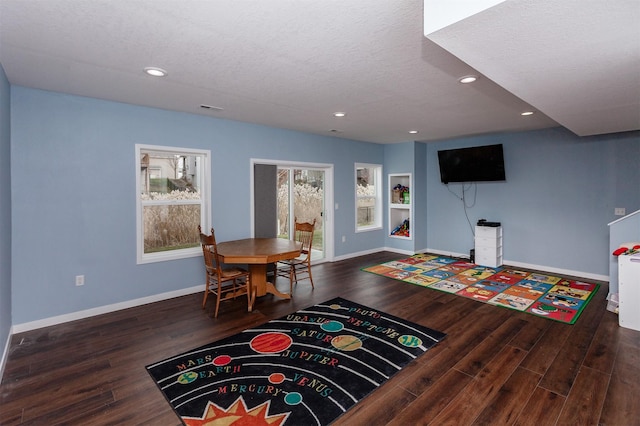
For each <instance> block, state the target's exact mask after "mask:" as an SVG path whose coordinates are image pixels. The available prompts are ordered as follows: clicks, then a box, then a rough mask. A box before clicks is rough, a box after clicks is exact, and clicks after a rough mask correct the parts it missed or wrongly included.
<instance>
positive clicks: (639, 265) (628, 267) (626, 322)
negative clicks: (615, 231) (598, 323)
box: [618, 254, 640, 331]
mask: <svg viewBox="0 0 640 426" xmlns="http://www.w3.org/2000/svg"><path fill="white" fill-rule="evenodd" d="M618 298H619V299H620V305H619V307H618V309H619V316H618V324H619V325H620V327H624V328H630V329H631V330H637V331H640V310H638V303H640V254H632V255H624V254H622V255H620V256H618Z"/></svg>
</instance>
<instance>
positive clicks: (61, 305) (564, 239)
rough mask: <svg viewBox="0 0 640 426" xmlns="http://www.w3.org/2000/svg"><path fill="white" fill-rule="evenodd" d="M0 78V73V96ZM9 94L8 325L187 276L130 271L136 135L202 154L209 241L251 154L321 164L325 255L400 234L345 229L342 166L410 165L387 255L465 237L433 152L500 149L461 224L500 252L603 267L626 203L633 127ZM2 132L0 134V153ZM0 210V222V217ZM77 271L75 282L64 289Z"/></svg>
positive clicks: (239, 226) (220, 230)
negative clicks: (392, 125)
mask: <svg viewBox="0 0 640 426" xmlns="http://www.w3.org/2000/svg"><path fill="white" fill-rule="evenodd" d="M6 86H7V85H6V79H4V80H3V87H4V89H3V92H2V93H0V96H2V101H3V104H6V103H7V102H8V101H7V99H8V98H9V96H8V94H7V93H6V92H7V90H6ZM10 102H11V126H12V127H11V156H12V157H11V163H10V169H11V182H12V192H13V200H12V205H11V211H12V217H13V223H11V224H10V225H11V227H12V231H13V234H12V235H13V236H14V238H13V246H12V261H11V265H10V266H11V268H12V278H11V282H12V289H8V288H5V287H3V288H2V289H1V291H0V295H1V296H2V297H3V298H4V297H5V295H6V296H8V295H10V294H11V292H12V293H13V294H12V297H13V299H12V310H13V317H12V324H14V325H16V324H22V323H26V322H30V321H35V320H39V319H46V318H49V317H54V316H57V315H62V314H68V313H74V312H77V311H81V310H85V309H90V308H94V307H101V306H106V305H110V304H114V303H118V302H125V301H129V300H132V299H137V298H142V297H146V296H153V295H157V294H161V293H164V292H170V291H177V290H180V289H185V288H190V287H193V286H196V285H200V284H202V283H201V281H202V277H201V269H202V265H201V259H199V258H191V259H184V260H177V261H171V262H164V263H154V264H145V265H136V253H135V247H136V244H135V232H136V229H135V190H134V180H135V173H136V167H135V164H134V145H135V144H136V143H144V144H158V145H168V146H178V147H180V146H183V147H190V148H204V149H210V150H211V152H212V170H213V171H212V198H213V205H212V209H213V215H212V216H213V218H212V219H213V225H214V226H215V227H216V233H217V235H218V238H219V239H220V240H226V239H234V238H242V237H247V236H249V233H250V228H251V227H250V211H249V208H250V199H249V167H250V162H249V160H250V158H264V159H277V160H288V161H303V162H313V163H330V164H333V165H334V178H335V202H336V203H338V204H339V206H340V208H339V210H336V211H335V215H334V218H335V224H334V225H335V229H334V231H335V232H334V238H335V241H336V245H335V255H336V257H340V256H348V255H352V254H357V253H360V252H365V251H371V250H376V249H381V248H383V247H385V246H391V244H406V243H407V242H406V241H398V240H397V239H389V238H387V230H386V218H385V222H384V225H385V227H384V229H383V230H381V231H375V232H366V233H355V225H354V216H355V215H354V205H355V201H354V195H353V194H354V163H356V162H358V163H373V164H384V172H385V176H384V179H385V181H386V179H387V178H386V174H387V173H402V172H412V173H413V174H414V176H413V177H414V186H415V189H414V191H413V193H412V202H414V203H415V213H416V217H415V222H416V224H415V227H414V228H415V230H416V232H415V233H414V239H413V240H412V241H411V242H409V246H408V248H407V247H404V246H402V247H393V248H398V249H402V250H404V249H413V250H415V251H421V250H427V249H433V250H439V251H449V252H451V253H460V254H466V253H468V251H469V249H470V248H471V247H472V246H473V238H472V234H471V230H470V227H469V224H468V223H467V219H466V218H465V214H464V210H463V208H462V203H461V201H460V200H459V199H458V198H457V197H456V196H455V195H454V194H452V193H451V192H450V191H449V189H450V190H451V191H454V192H457V193H458V194H459V195H460V185H450V186H449V189H447V187H446V186H445V185H443V184H441V183H440V179H439V169H438V165H437V155H436V153H437V150H439V149H446V148H452V147H461V146H470V145H479V144H489V143H503V144H504V150H505V161H506V169H507V181H506V182H501V183H485V184H478V185H477V193H476V194H475V198H474V197H473V191H467V196H468V197H467V204H468V205H470V204H471V203H472V202H474V201H475V204H474V205H473V207H471V208H470V209H468V213H469V219H470V221H471V222H472V224H473V223H475V221H476V220H477V219H478V218H481V217H485V218H487V219H490V220H497V221H501V222H502V223H503V225H504V235H505V239H504V246H505V250H504V253H505V259H506V260H511V261H514V262H520V263H526V264H531V265H539V266H540V267H541V268H543V267H550V268H561V269H564V270H572V271H579V272H583V273H587V274H599V275H607V273H608V261H609V253H608V251H609V248H608V227H607V223H609V222H611V221H612V220H614V219H615V216H613V209H614V207H625V208H626V209H627V211H629V212H631V211H633V210H636V209H638V208H640V189H638V185H637V184H635V185H634V184H633V183H637V182H638V181H640V171H639V170H638V163H639V161H640V132H631V133H622V134H614V135H604V136H598V137H589V138H579V137H577V136H575V135H573V134H572V133H570V132H568V131H566V130H563V129H550V130H544V131H535V132H523V133H511V134H498V135H492V136H483V137H474V138H466V139H458V140H450V141H446V142H438V143H429V144H419V143H415V142H407V143H403V144H398V145H377V144H370V143H363V142H357V141H350V140H345V139H338V138H332V137H323V136H318V135H311V134H305V133H300V132H293V131H288V130H282V129H274V128H268V127H264V126H259V125H253V124H247V123H240V122H234V121H227V120H219V119H215V118H210V117H204V116H197V115H190V114H184V113H176V112H169V111H164V110H159V109H152V108H144V107H138V106H132V105H126V104H119V103H114V102H107V101H101V100H96V99H89V98H81V97H77V96H71V95H64V94H58V93H50V92H44V91H39V90H34V89H28V88H24V87H16V86H12V87H11V97H10ZM4 111H6V108H3V113H2V118H1V119H2V120H3V122H2V123H3V124H6V121H7V115H6V112H4ZM3 128H4V127H3ZM7 138H8V136H7V133H6V131H4V130H3V136H2V140H1V141H0V142H1V143H2V148H1V149H2V153H1V154H3V155H1V157H3V158H7V155H4V154H8V152H9V147H8V146H7ZM2 161H5V162H6V160H2ZM4 166H5V167H2V168H1V169H2V170H3V173H5V174H6V169H7V168H8V166H9V165H4ZM5 191H6V190H5ZM238 193H240V194H246V196H240V197H238ZM0 195H1V196H2V201H3V203H2V205H3V206H6V204H7V203H5V200H6V199H7V198H8V196H7V195H6V194H5V193H4V192H3V193H1V194H0ZM385 201H386V197H385ZM230 206H231V207H230ZM385 206H386V204H385ZM3 208H4V209H6V207H3ZM0 220H3V224H4V223H6V222H8V221H9V218H7V217H6V213H0ZM342 235H345V236H346V237H347V241H346V242H345V243H341V239H340V236H342ZM15 236H19V238H15ZM390 240H392V242H390ZM1 244H3V246H0V247H3V249H5V250H6V246H4V244H6V243H5V242H4V239H3V242H2V243H1ZM0 261H3V262H6V260H5V259H0ZM4 271H5V268H3V272H2V273H3V274H6V272H4ZM79 274H83V275H85V277H86V284H85V286H83V287H76V286H75V285H74V277H75V275H79ZM2 277H3V278H2V279H3V280H4V279H5V278H4V277H5V275H2ZM2 285H3V286H6V283H5V282H3V283H2ZM3 312H4V309H3ZM2 315H3V316H4V315H6V314H4V313H3V314H2ZM0 318H2V317H0ZM0 321H4V320H1V319H0ZM0 325H2V326H3V327H6V326H5V324H4V323H1V324H0Z"/></svg>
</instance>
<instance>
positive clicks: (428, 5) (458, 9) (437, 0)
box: [424, 0, 505, 36]
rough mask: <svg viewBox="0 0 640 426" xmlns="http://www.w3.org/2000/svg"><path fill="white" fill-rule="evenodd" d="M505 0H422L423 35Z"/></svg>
mask: <svg viewBox="0 0 640 426" xmlns="http://www.w3.org/2000/svg"><path fill="white" fill-rule="evenodd" d="M503 1H505V0H446V1H443V0H424V35H425V36H428V35H429V34H431V33H434V32H436V31H438V30H441V29H442V28H444V27H448V26H449V25H451V24H454V23H456V22H459V21H462V20H463V19H466V18H468V17H469V16H472V15H475V14H476V13H480V12H482V11H483V10H486V9H489V8H490V7H493V6H495V5H497V4H499V3H502V2H503Z"/></svg>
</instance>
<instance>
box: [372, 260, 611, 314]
mask: <svg viewBox="0 0 640 426" xmlns="http://www.w3.org/2000/svg"><path fill="white" fill-rule="evenodd" d="M363 271H366V272H371V273H374V274H377V275H383V276H385V277H390V278H393V279H396V280H400V281H404V282H407V283H411V284H415V285H419V286H423V287H428V288H431V289H434V290H440V291H445V292H447V293H452V294H456V295H458V296H462V297H468V298H470V299H474V300H478V301H480V302H485V303H489V304H492V305H495V306H501V307H504V308H510V309H515V310H518V311H523V312H527V313H530V314H533V315H537V316H540V317H544V318H548V319H551V320H555V321H559V322H563V323H567V324H574V323H575V322H576V320H577V319H578V317H579V316H580V314H581V313H582V311H583V310H584V308H585V306H587V303H589V301H590V300H591V298H592V297H593V295H594V294H595V293H596V291H598V288H599V284H595V283H588V282H583V281H576V280H570V279H567V278H563V277H558V276H554V275H546V274H540V273H536V272H526V271H519V270H516V269H511V268H507V267H498V268H489V267H486V266H480V265H476V264H474V263H469V262H466V261H464V260H457V259H453V258H450V257H446V256H435V255H428V254H416V255H414V256H411V257H408V258H404V259H400V260H395V261H391V262H386V263H382V264H380V265H375V266H370V267H368V268H363Z"/></svg>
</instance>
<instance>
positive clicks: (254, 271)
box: [249, 263, 291, 312]
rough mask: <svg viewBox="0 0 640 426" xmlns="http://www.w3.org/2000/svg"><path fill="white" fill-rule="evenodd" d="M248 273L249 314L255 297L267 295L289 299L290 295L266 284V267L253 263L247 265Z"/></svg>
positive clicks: (268, 283)
mask: <svg viewBox="0 0 640 426" xmlns="http://www.w3.org/2000/svg"><path fill="white" fill-rule="evenodd" d="M249 273H250V274H251V296H250V300H249V312H251V310H252V309H253V303H254V302H255V298H256V296H258V297H262V296H265V295H266V294H267V293H271V294H273V295H275V296H278V297H281V298H283V299H291V294H289V293H282V292H281V291H279V290H278V289H277V288H276V286H274V285H273V284H271V283H270V282H267V265H265V264H259V263H254V264H250V265H249Z"/></svg>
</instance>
